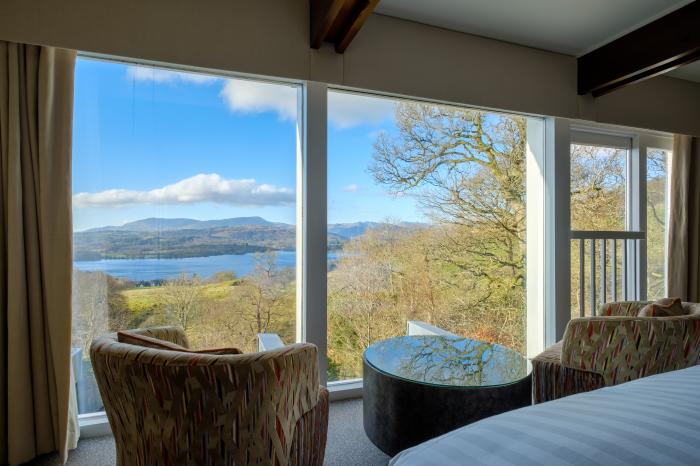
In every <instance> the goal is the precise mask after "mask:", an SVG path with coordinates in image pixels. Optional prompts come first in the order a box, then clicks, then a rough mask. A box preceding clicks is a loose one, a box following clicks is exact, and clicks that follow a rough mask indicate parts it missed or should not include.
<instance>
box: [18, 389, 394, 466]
mask: <svg viewBox="0 0 700 466" xmlns="http://www.w3.org/2000/svg"><path fill="white" fill-rule="evenodd" d="M388 462H389V457H388V456H386V455H385V454H384V453H382V452H381V451H380V450H379V449H378V448H377V447H375V446H374V445H373V444H372V442H370V441H369V439H368V438H367V436H366V435H365V431H364V429H363V428H362V400H347V401H335V402H333V403H331V406H330V416H329V419H328V445H327V446H326V461H325V465H326V466H386V464H387V463H388ZM31 464H32V465H33V466H59V465H60V464H61V462H60V460H59V459H58V457H57V456H56V455H47V456H44V457H42V458H40V459H38V460H36V461H34V462H32V463H31ZM66 464H68V465H70V466H113V465H114V464H115V452H114V440H113V439H112V437H100V438H92V439H84V440H81V441H80V442H79V443H78V448H76V449H75V450H74V451H72V452H71V453H70V456H69V457H68V462H67V463H66Z"/></svg>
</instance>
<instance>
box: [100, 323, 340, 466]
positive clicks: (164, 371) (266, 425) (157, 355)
mask: <svg viewBox="0 0 700 466" xmlns="http://www.w3.org/2000/svg"><path fill="white" fill-rule="evenodd" d="M133 332H134V333H139V334H141V335H145V336H149V337H152V338H157V339H160V340H166V341H169V342H171V343H176V344H178V345H181V346H184V347H188V342H187V338H186V337H185V334H184V332H183V331H182V330H180V329H178V328H175V327H161V328H151V329H139V330H134V331H133ZM90 357H91V359H92V365H93V368H94V371H95V378H96V379H97V384H98V386H99V388H100V393H101V395H102V400H103V402H104V406H105V410H106V411H107V417H108V418H109V423H110V426H111V428H112V432H113V433H114V438H115V441H116V446H117V464H118V465H123V466H127V465H128V466H160V465H162V466H165V465H236V466H242V465H282V466H284V465H290V466H297V465H298V466H306V465H310V466H321V465H322V464H323V456H324V451H325V445H326V434H327V426H328V391H327V390H326V389H325V388H323V387H320V386H319V374H318V361H317V350H316V347H315V346H314V345H311V344H307V343H301V344H294V345H288V346H285V347H283V348H279V349H275V350H270V351H263V352H258V353H248V354H237V355H210V354H194V353H186V352H180V351H169V350H161V349H151V348H145V347H142V346H136V345H130V344H125V343H120V342H118V340H117V335H116V334H110V335H106V336H103V337H100V338H97V339H95V340H94V341H93V343H92V346H91V348H90Z"/></svg>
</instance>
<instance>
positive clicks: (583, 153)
mask: <svg viewBox="0 0 700 466" xmlns="http://www.w3.org/2000/svg"><path fill="white" fill-rule="evenodd" d="M626 167H627V150H625V149H616V148H612V147H598V146H588V145H582V144H571V229H572V230H605V231H611V230H624V229H625V185H626V182H625V179H626ZM592 212H593V213H595V215H591V213H592Z"/></svg>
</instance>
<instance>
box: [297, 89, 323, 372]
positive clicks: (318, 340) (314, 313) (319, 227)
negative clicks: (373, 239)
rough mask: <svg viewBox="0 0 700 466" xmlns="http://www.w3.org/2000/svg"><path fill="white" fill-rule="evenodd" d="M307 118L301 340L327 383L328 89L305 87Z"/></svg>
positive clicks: (301, 235) (299, 255)
mask: <svg viewBox="0 0 700 466" xmlns="http://www.w3.org/2000/svg"><path fill="white" fill-rule="evenodd" d="M302 92H303V99H302V101H303V104H302V105H303V106H304V118H303V122H304V123H303V128H302V134H303V137H302V140H303V144H302V148H301V150H300V158H301V160H300V170H299V171H298V177H299V179H298V180H297V185H298V186H300V187H301V188H300V192H299V194H300V199H299V200H300V201H301V202H298V204H300V206H299V209H298V211H297V222H298V224H299V225H301V228H300V230H299V232H298V233H297V234H298V242H300V243H301V244H300V246H301V247H298V248H297V251H298V252H297V276H298V277H300V278H301V280H300V283H299V284H298V285H297V340H298V341H307V342H310V343H313V344H315V345H316V346H317V347H318V356H319V374H320V378H321V384H322V385H326V381H327V374H326V367H327V359H326V349H327V341H326V340H327V337H326V334H327V326H328V324H327V320H328V319H327V314H326V289H327V269H328V265H327V239H326V236H327V169H326V167H327V124H328V123H327V113H328V105H327V101H328V97H327V86H326V85H325V84H323V83H318V82H307V83H306V84H305V85H304V88H303V91H302Z"/></svg>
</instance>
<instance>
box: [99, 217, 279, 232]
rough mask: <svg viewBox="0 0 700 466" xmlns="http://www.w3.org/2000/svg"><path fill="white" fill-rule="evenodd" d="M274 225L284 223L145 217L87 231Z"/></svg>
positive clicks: (262, 220)
mask: <svg viewBox="0 0 700 466" xmlns="http://www.w3.org/2000/svg"><path fill="white" fill-rule="evenodd" d="M243 225H245V226H250V225H257V226H273V225H279V226H282V225H286V224H284V223H274V222H268V221H267V220H265V219H264V218H262V217H236V218H225V219H221V220H194V219H191V218H144V219H143V220H136V221H135V222H129V223H125V224H124V225H122V226H106V227H100V228H92V229H90V230H86V231H169V230H208V229H211V228H224V227H236V226H243Z"/></svg>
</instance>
